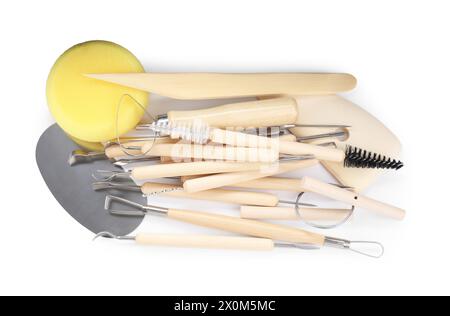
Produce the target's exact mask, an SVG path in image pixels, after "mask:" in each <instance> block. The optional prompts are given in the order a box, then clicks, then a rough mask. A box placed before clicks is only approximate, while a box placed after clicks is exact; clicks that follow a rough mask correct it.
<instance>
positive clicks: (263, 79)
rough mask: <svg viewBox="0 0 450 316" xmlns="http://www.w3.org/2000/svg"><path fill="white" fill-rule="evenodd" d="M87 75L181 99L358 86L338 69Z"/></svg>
mask: <svg viewBox="0 0 450 316" xmlns="http://www.w3.org/2000/svg"><path fill="white" fill-rule="evenodd" d="M86 76H87V77H90V78H95V79H100V80H105V81H108V82H113V83H116V84H120V85H124V86H127V87H131V88H135V89H139V90H144V91H148V92H152V93H156V94H159V95H162V96H166V97H170V98H174V99H182V100H196V99H197V100H201V99H221V98H233V97H247V96H267V95H319V94H335V93H339V92H344V91H349V90H352V89H353V88H354V87H355V86H356V79H355V77H353V76H352V75H350V74H339V73H253V74H252V73H247V74H243V73H234V74H233V73H128V74H127V73H117V74H87V75H86Z"/></svg>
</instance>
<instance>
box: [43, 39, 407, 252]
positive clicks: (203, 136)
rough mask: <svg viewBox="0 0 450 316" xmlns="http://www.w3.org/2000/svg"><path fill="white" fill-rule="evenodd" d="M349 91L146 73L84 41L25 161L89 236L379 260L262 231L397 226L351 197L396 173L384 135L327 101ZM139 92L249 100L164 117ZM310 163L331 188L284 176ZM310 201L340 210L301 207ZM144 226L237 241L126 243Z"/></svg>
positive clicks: (349, 84) (50, 87) (159, 237)
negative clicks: (366, 219) (369, 223)
mask: <svg viewBox="0 0 450 316" xmlns="http://www.w3.org/2000/svg"><path fill="white" fill-rule="evenodd" d="M105 56H108V58H106V57H105ZM355 86H356V79H355V77H353V76H352V75H350V74H345V73H294V72H292V73H145V72H144V68H143V66H142V65H141V64H140V62H139V61H138V60H137V58H136V57H135V56H134V55H132V54H131V53H130V52H129V51H128V50H126V49H125V48H123V47H121V46H119V45H117V44H114V43H111V42H105V41H91V42H86V43H82V44H79V45H76V46H74V47H72V48H70V49H69V50H67V51H66V52H65V53H64V54H63V55H61V57H60V58H59V59H58V60H57V61H56V63H55V65H54V66H53V68H52V70H51V72H50V74H49V77H48V80H47V100H48V103H49V108H50V111H51V113H52V114H53V116H54V117H55V120H56V122H57V124H58V126H56V125H53V126H52V127H50V128H49V129H48V130H47V131H46V132H45V133H44V134H43V135H42V137H41V139H40V141H39V142H38V146H37V150H36V157H37V161H38V165H39V169H40V171H41V174H42V176H43V178H44V180H45V181H46V183H47V185H48V187H49V188H50V190H51V192H52V193H53V195H54V196H55V197H56V199H57V200H58V201H59V202H60V203H61V205H62V206H63V207H64V208H65V209H66V210H67V211H68V212H69V213H70V214H71V215H72V216H73V217H74V218H75V219H76V220H78V221H79V222H80V223H81V224H82V225H83V226H85V227H86V228H88V229H89V230H91V231H92V232H93V233H94V234H96V238H97V237H107V238H113V239H117V240H131V241H135V242H136V243H138V244H142V245H157V246H175V247H201V248H222V249H241V250H272V249H274V248H277V247H292V248H301V249H318V248H322V247H324V246H332V247H337V248H341V249H349V250H352V251H354V252H357V253H361V254H364V255H367V256H370V257H375V258H379V257H381V256H382V255H383V253H384V247H383V246H382V245H381V244H380V243H378V242H366V241H353V242H352V241H349V240H346V239H341V238H334V237H328V236H325V235H322V234H319V233H316V232H309V231H306V230H303V229H298V228H294V227H291V226H289V225H280V224H275V223H270V222H267V220H285V221H294V222H296V221H299V220H301V221H302V222H303V223H304V224H308V225H309V226H312V227H313V228H314V229H332V228H335V227H337V226H339V225H341V224H343V223H346V222H347V221H348V220H349V219H350V218H352V217H353V215H354V214H355V210H356V209H360V208H361V209H365V210H368V211H372V212H375V213H376V214H379V215H382V216H384V217H387V218H390V219H395V220H402V219H403V218H404V216H405V211H404V210H403V209H401V208H399V207H396V206H393V205H390V204H387V203H385V202H381V201H379V200H376V199H373V198H369V197H368V196H366V195H364V194H363V193H362V191H363V190H364V189H365V188H367V187H368V186H369V185H371V184H372V183H373V182H374V181H375V179H376V178H377V177H379V176H381V175H382V174H383V173H384V172H395V170H399V169H400V168H402V167H403V163H402V162H401V161H400V151H401V146H400V142H399V141H398V139H397V138H396V137H395V135H394V134H393V133H392V132H391V131H389V130H388V129H387V128H386V127H385V126H384V125H383V124H382V123H381V122H380V121H378V120H377V119H376V118H374V117H373V116H372V115H370V114H369V113H367V112H366V111H365V110H363V109H362V108H361V107H359V106H357V105H355V104H353V103H351V102H349V101H347V100H346V99H344V98H343V97H341V96H339V95H337V94H338V93H343V92H346V91H350V90H352V89H353V88H355ZM149 93H154V94H158V95H160V96H162V97H166V98H172V99H179V100H208V99H217V100H221V99H229V98H238V97H239V98H242V97H246V98H253V99H251V100H248V99H247V100H246V101H241V102H233V103H230V102H229V101H227V100H223V102H222V104H221V105H216V106H214V107H206V108H200V109H191V108H188V107H186V108H184V109H182V110H171V109H168V110H167V111H164V112H165V114H162V115H158V116H156V118H155V119H153V116H152V115H150V112H151V109H152V105H151V104H150V105H149V101H148V100H149V98H148V94H149ZM67 155H69V160H68V161H67ZM319 164H321V165H323V166H324V167H325V169H326V170H327V171H329V173H330V174H331V175H332V176H333V177H334V178H335V180H336V183H327V182H324V181H321V180H320V179H316V178H315V177H312V176H300V177H295V178H287V177H282V176H281V175H284V174H288V173H291V172H294V171H295V172H302V171H303V170H304V169H307V168H310V167H314V166H318V165H319ZM168 181H169V182H170V183H168ZM273 191H286V192H295V193H296V194H297V198H296V199H291V198H287V199H286V198H283V199H281V198H279V197H278V194H276V193H274V192H273ZM310 194H312V195H317V196H319V197H322V198H326V199H329V200H330V201H333V202H335V203H341V204H345V205H346V207H335V206H333V207H324V206H323V205H320V203H315V202H314V203H312V202H311V203H310V201H309V200H308V199H306V198H305V196H306V195H310ZM159 195H161V196H165V197H167V198H169V201H170V199H171V198H176V199H185V201H190V200H205V201H214V202H220V203H227V204H230V205H231V206H232V207H234V208H235V209H236V211H237V212H235V213H232V214H230V215H219V214H216V213H212V212H211V213H210V212H204V211H198V210H195V211H193V210H184V209H176V208H172V207H167V206H157V205H151V204H153V203H150V202H152V201H151V197H152V196H159ZM142 198H145V200H146V201H145V202H143V203H141V202H138V199H142ZM113 203H120V204H121V207H120V209H118V208H114V207H112V204H113ZM148 203H150V204H148ZM211 211H215V210H211ZM358 214H359V212H358ZM146 215H160V216H166V217H168V218H171V219H175V220H178V221H182V222H186V223H190V224H195V225H198V226H203V227H209V228H214V229H218V230H222V231H226V232H229V233H235V234H239V236H212V235H211V236H210V235H184V234H178V235H174V234H143V233H137V234H135V235H130V234H131V233H132V232H133V231H134V230H135V229H136V228H137V227H138V226H139V224H140V223H141V221H142V219H143V217H144V216H146ZM366 248H367V249H366Z"/></svg>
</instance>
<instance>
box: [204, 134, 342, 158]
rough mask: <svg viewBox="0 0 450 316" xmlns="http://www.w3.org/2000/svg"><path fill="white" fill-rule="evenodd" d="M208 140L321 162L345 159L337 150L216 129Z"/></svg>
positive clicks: (339, 150) (340, 150) (340, 151)
mask: <svg viewBox="0 0 450 316" xmlns="http://www.w3.org/2000/svg"><path fill="white" fill-rule="evenodd" d="M210 138H211V141H213V142H215V143H220V144H227V145H230V146H240V147H258V148H272V149H273V150H276V151H277V152H279V153H280V154H286V155H294V156H300V155H314V156H315V157H316V158H317V159H319V160H323V161H333V162H342V161H344V158H345V153H344V151H343V150H342V149H338V148H331V147H324V146H319V145H313V144H306V143H299V142H292V141H285V140H280V139H277V138H269V137H264V136H258V135H251V134H245V133H241V132H235V131H230V130H222V129H218V128H216V129H213V130H212V131H211V135H210Z"/></svg>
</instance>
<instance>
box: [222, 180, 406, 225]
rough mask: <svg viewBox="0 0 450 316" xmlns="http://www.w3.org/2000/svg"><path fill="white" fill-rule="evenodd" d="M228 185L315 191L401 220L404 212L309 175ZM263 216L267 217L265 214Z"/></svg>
mask: <svg viewBox="0 0 450 316" xmlns="http://www.w3.org/2000/svg"><path fill="white" fill-rule="evenodd" d="M230 186H232V187H236V188H251V189H263V190H281V191H292V192H298V193H300V192H309V193H316V194H319V195H322V196H325V197H328V198H330V199H332V200H336V201H340V202H344V203H346V204H349V205H353V206H354V207H360V208H362V209H366V210H369V211H372V212H375V213H377V214H379V215H381V216H384V217H388V218H391V219H395V220H403V219H404V217H405V214H406V213H405V210H403V209H401V208H399V207H396V206H393V205H389V204H387V203H384V202H381V201H377V200H375V199H372V198H369V197H367V196H364V195H362V194H360V193H358V192H354V191H351V190H348V189H344V188H340V187H338V186H336V185H333V184H329V183H325V182H323V181H320V180H317V179H314V178H311V177H302V178H301V179H290V178H276V177H266V178H260V179H255V180H251V181H247V182H242V183H234V184H232V185H230ZM264 216H265V217H267V215H264Z"/></svg>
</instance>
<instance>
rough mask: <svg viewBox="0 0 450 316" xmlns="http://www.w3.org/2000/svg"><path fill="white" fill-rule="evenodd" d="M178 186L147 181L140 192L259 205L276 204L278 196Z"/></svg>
mask: <svg viewBox="0 0 450 316" xmlns="http://www.w3.org/2000/svg"><path fill="white" fill-rule="evenodd" d="M179 188H181V187H180V186H178V185H175V184H165V183H164V184H163V183H151V182H147V183H145V184H144V185H142V187H141V190H142V193H144V194H146V195H151V194H155V193H160V192H162V191H167V192H165V193H163V194H164V195H167V196H174V197H180V198H189V199H195V200H209V201H218V202H225V203H232V204H245V205H260V206H275V205H277V204H278V197H277V196H276V195H273V194H269V193H260V192H245V191H236V190H223V189H212V190H207V191H203V192H198V193H188V192H185V191H182V190H176V189H179ZM181 189H182V188H181ZM175 190H176V191H175Z"/></svg>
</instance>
